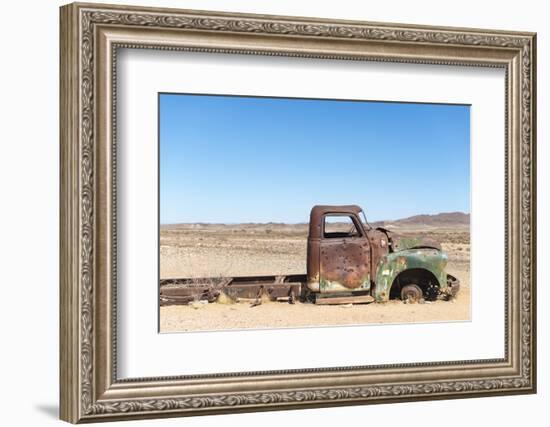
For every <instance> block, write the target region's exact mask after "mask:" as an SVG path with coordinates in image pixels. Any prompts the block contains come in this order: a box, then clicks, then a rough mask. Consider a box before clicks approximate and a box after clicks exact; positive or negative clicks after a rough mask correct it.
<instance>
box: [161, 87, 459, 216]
mask: <svg viewBox="0 0 550 427" xmlns="http://www.w3.org/2000/svg"><path fill="white" fill-rule="evenodd" d="M159 108H160V110H159V120H160V124H159V125H160V128H159V135H160V142H159V143H160V186H159V188H160V222H161V224H171V223H183V222H213V223H239V222H287V223H297V222H307V221H308V218H309V211H310V209H311V207H312V206H313V205H316V204H358V205H360V206H362V207H363V209H364V210H365V214H366V216H367V219H368V220H369V221H378V220H383V219H398V218H404V217H407V216H411V215H417V214H435V213H439V212H452V211H461V212H469V211H470V107H469V106H465V105H446V104H414V103H389V102H368V101H360V102H354V101H339V100H307V99H289V98H258V97H238V96H215V95H186V94H160V95H159Z"/></svg>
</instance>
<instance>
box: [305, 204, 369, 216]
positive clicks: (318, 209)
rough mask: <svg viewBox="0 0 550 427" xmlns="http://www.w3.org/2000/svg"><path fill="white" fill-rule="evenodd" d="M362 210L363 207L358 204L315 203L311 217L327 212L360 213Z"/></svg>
mask: <svg viewBox="0 0 550 427" xmlns="http://www.w3.org/2000/svg"><path fill="white" fill-rule="evenodd" d="M361 211H362V209H361V207H360V206H357V205H315V206H313V208H311V217H312V218H313V217H314V216H315V217H318V216H321V215H324V214H327V213H353V214H358V213H359V212H361Z"/></svg>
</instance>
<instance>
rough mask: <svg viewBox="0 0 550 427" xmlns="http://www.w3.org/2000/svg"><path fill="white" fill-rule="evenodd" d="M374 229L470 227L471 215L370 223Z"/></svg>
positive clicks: (458, 213)
mask: <svg viewBox="0 0 550 427" xmlns="http://www.w3.org/2000/svg"><path fill="white" fill-rule="evenodd" d="M370 224H371V225H372V226H373V227H388V228H391V227H392V226H393V227H407V226H409V227H410V226H430V227H446V226H456V225H469V224H470V214H466V213H464V212H443V213H438V214H435V215H414V216H410V217H408V218H403V219H397V220H395V221H377V222H373V223H370Z"/></svg>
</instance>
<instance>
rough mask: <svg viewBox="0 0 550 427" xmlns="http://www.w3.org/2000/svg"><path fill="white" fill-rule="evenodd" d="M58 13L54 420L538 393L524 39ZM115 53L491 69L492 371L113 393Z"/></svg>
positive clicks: (476, 363) (422, 368)
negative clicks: (495, 187)
mask: <svg viewBox="0 0 550 427" xmlns="http://www.w3.org/2000/svg"><path fill="white" fill-rule="evenodd" d="M60 13H61V16H60V18H61V19H60V22H61V39H60V43H61V45H60V53H61V62H60V92H61V93H60V110H61V111H60V137H61V141H60V144H61V176H60V180H61V202H60V203H61V205H60V212H61V219H60V230H61V235H60V263H61V265H60V386H61V396H60V408H61V410H60V416H61V419H63V420H65V421H69V422H72V423H78V422H93V421H112V420H122V419H130V418H155V417H169V416H190V415H202V414H219V413H228V412H248V411H259V410H262V411H263V410H282V409H296V408H311V407H322V406H335V405H358V404H370V403H384V402H404V401H412V400H430V399H446V398H463V397H478V396H489V395H498V394H521V393H534V392H535V391H536V286H535V285H536V252H535V251H536V241H535V236H536V169H535V166H536V163H535V159H536V145H535V142H536V139H535V137H536V126H535V124H536V116H535V105H536V102H535V93H536V91H535V89H536V86H535V84H536V36H535V34H533V33H519V32H508V31H494V30H479V29H462V28H460V29H459V28H444V27H424V26H412V25H401V24H381V23H369V22H354V21H330V20H323V19H314V18H296V17H282V16H263V15H244V14H230V13H218V12H204V11H190V10H175V9H159V8H143V7H129V6H128V7H127V6H112V5H99V4H80V3H75V4H70V5H67V6H63V7H62V8H61V12H60ZM121 48H124V49H153V50H173V51H191V52H203V53H205V54H208V53H224V54H228V55H232V54H240V55H243V54H244V55H264V56H283V57H299V58H317V59H320V60H325V59H326V60H330V59H339V60H353V61H379V62H392V63H406V64H441V65H446V66H479V67H498V68H501V69H503V70H504V72H505V76H506V77H505V87H504V88H503V91H502V96H503V98H504V99H505V110H506V111H505V115H506V117H505V120H504V122H505V130H504V134H505V142H504V143H503V147H504V150H505V176H503V177H502V179H503V180H504V183H505V212H504V213H503V214H504V217H505V229H504V230H503V234H504V241H505V248H504V252H503V253H502V257H504V260H505V263H504V264H505V272H504V278H505V281H504V282H505V283H503V284H502V286H503V291H502V292H503V294H504V295H505V306H504V307H503V309H504V312H505V314H504V320H505V322H504V323H505V324H504V325H503V327H504V337H505V340H504V342H503V343H502V345H503V347H504V357H503V358H498V359H480V360H457V361H451V362H439V361H433V362H422V363H403V364H383V365H376V366H373V365H363V366H335V367H333V368H326V367H325V368H320V367H315V366H312V367H311V368H308V369H292V370H277V371H261V372H257V371H255V372H239V373H227V372H225V373H224V372H219V373H215V374H205V375H187V376H185V375H182V376H176V377H154V378H149V377H148V378H131V379H127V378H126V379H121V378H119V377H118V375H117V371H118V370H117V344H120V337H119V336H118V335H117V286H116V285H117V282H116V278H117V275H116V269H117V234H116V219H117V217H116V214H117V211H116V196H117V193H116V192H117V187H116V166H117V157H116V154H117V151H116V125H117V117H116V111H117V110H116V103H117V98H116V85H117V74H116V61H117V50H119V49H121Z"/></svg>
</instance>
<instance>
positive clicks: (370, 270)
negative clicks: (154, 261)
mask: <svg viewBox="0 0 550 427" xmlns="http://www.w3.org/2000/svg"><path fill="white" fill-rule="evenodd" d="M446 265H447V255H446V254H445V253H444V252H443V251H442V249H441V245H440V243H438V242H437V241H435V240H433V239H431V238H426V237H404V236H400V235H398V234H396V233H393V232H392V231H390V230H387V229H385V228H382V227H377V228H374V227H371V226H370V225H369V224H368V222H367V220H366V217H365V214H364V212H363V210H362V209H361V208H360V207H359V206H356V205H346V206H314V207H313V208H312V209H311V214H310V220H309V234H308V239H307V273H306V274H298V275H287V276H257V277H224V278H193V279H191V278H173V279H162V280H161V281H160V304H161V305H172V304H187V303H189V302H191V301H196V300H205V301H208V302H214V301H216V300H217V299H218V298H219V297H220V295H221V294H222V293H223V294H225V296H227V297H229V298H231V299H233V300H246V299H250V300H252V301H255V304H259V303H260V301H261V299H262V297H268V298H269V299H270V300H288V301H289V302H290V303H294V302H295V301H296V299H298V298H299V299H300V300H301V301H303V302H312V303H315V304H348V303H369V302H374V301H375V302H386V301H388V300H389V299H401V300H403V301H404V302H420V301H423V300H428V301H433V300H435V299H437V298H443V299H449V298H452V297H454V296H455V295H456V294H457V292H458V290H459V286H460V282H459V280H458V279H457V278H456V277H453V276H451V275H450V274H447V273H446V271H445V267H446Z"/></svg>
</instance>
